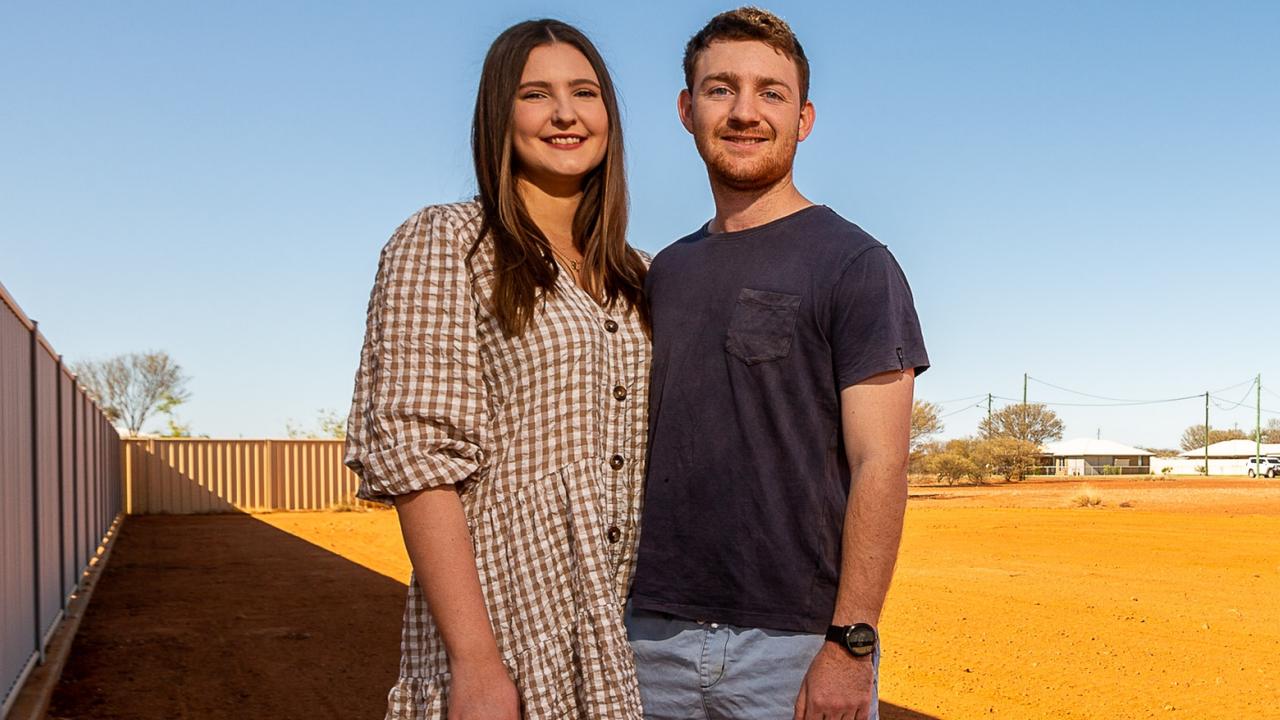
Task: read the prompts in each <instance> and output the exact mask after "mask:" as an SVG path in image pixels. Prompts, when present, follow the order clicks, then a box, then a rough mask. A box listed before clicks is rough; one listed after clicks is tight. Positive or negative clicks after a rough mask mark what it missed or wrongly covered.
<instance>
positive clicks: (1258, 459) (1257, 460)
mask: <svg viewBox="0 0 1280 720" xmlns="http://www.w3.org/2000/svg"><path fill="white" fill-rule="evenodd" d="M1257 413H1258V417H1257V424H1256V425H1255V426H1254V427H1255V428H1257V429H1256V430H1255V431H1254V433H1255V434H1254V437H1253V439H1254V456H1253V457H1254V461H1253V468H1254V471H1256V472H1258V473H1261V472H1262V373H1258V405H1257Z"/></svg>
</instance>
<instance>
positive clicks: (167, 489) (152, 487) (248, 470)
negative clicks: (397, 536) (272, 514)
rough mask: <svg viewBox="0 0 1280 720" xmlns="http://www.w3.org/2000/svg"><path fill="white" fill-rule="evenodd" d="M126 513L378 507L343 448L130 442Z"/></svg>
mask: <svg viewBox="0 0 1280 720" xmlns="http://www.w3.org/2000/svg"><path fill="white" fill-rule="evenodd" d="M121 442H122V445H123V447H124V477H125V490H126V493H125V494H126V500H125V511H126V512H128V513H130V514H135V515H140V514H159V513H173V514H188V513H216V512H237V511H243V512H264V511H270V510H325V509H328V508H332V507H335V506H338V505H346V504H358V505H362V506H374V505H373V504H372V503H364V502H361V501H357V500H355V492H356V487H357V486H358V485H359V482H360V480H359V478H358V477H357V476H356V474H355V473H353V472H351V471H350V470H349V469H347V468H346V467H345V466H344V465H343V464H342V441H341V440H228V439H207V438H138V439H133V438H126V439H124V440H122V441H121Z"/></svg>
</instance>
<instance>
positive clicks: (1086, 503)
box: [1071, 485, 1102, 507]
mask: <svg viewBox="0 0 1280 720" xmlns="http://www.w3.org/2000/svg"><path fill="white" fill-rule="evenodd" d="M1071 504H1072V505H1073V506H1075V507H1098V506H1100V505H1102V496H1101V495H1099V494H1098V492H1097V491H1096V490H1094V489H1093V488H1091V487H1089V486H1088V485H1085V486H1084V487H1082V488H1080V492H1079V493H1077V494H1076V495H1075V496H1073V497H1072V498H1071Z"/></svg>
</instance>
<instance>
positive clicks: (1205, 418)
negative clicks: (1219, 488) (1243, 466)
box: [1204, 393, 1209, 477]
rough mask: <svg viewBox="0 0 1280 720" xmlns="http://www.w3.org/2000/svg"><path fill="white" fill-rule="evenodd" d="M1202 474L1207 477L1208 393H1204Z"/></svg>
mask: <svg viewBox="0 0 1280 720" xmlns="http://www.w3.org/2000/svg"><path fill="white" fill-rule="evenodd" d="M1204 476H1205V477H1209V393H1205V394H1204Z"/></svg>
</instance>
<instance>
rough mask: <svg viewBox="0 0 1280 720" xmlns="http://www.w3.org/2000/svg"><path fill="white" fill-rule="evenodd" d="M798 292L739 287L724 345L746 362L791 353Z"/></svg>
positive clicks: (732, 353) (775, 357)
mask: <svg viewBox="0 0 1280 720" xmlns="http://www.w3.org/2000/svg"><path fill="white" fill-rule="evenodd" d="M799 310H800V296H799V295H791V294H789V293H778V292H768V291H765V290H752V289H751V288H743V289H742V291H741V292H739V293H738V302H737V303H736V304H735V305H734V308H733V316H732V317H730V318H729V331H728V333H726V335H725V340H724V349H725V351H726V352H728V353H729V354H730V355H733V356H734V357H736V358H738V359H739V360H741V361H743V362H745V363H746V364H748V365H755V364H757V363H762V362H768V361H770V360H778V359H781V358H784V357H786V356H788V355H790V354H791V343H792V340H793V339H794V338H795V334H796V315H797V314H798V312H799Z"/></svg>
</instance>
